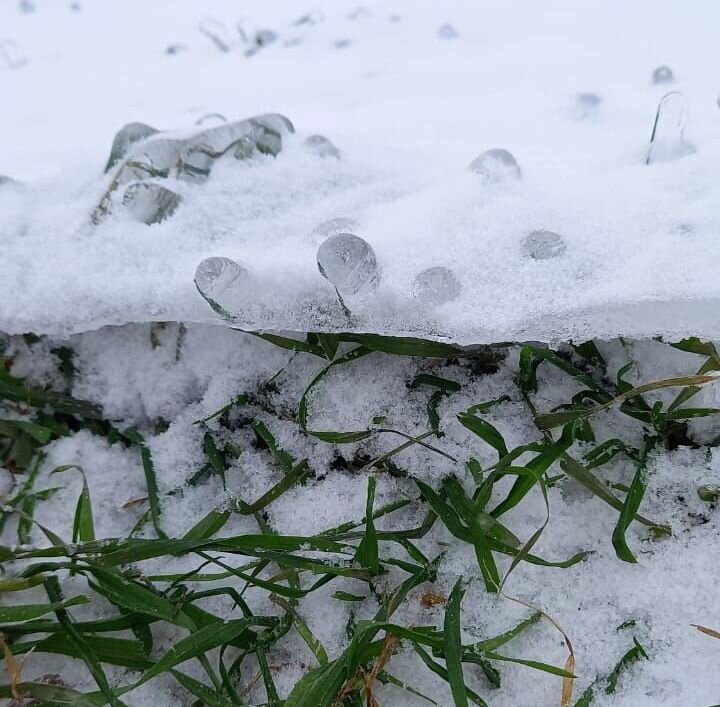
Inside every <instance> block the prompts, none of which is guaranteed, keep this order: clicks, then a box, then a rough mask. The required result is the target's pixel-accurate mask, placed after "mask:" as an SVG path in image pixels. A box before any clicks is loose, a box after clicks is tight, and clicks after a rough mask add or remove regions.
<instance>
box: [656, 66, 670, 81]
mask: <svg viewBox="0 0 720 707" xmlns="http://www.w3.org/2000/svg"><path fill="white" fill-rule="evenodd" d="M674 81H675V76H674V75H673V72H672V69H671V68H670V67H669V66H658V68H657V69H655V71H653V73H652V82H653V83H654V84H663V83H673V82H674Z"/></svg>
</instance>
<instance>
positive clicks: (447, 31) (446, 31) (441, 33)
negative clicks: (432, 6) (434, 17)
mask: <svg viewBox="0 0 720 707" xmlns="http://www.w3.org/2000/svg"><path fill="white" fill-rule="evenodd" d="M437 36H438V37H439V38H440V39H455V38H456V37H457V36H458V33H457V30H456V29H455V28H454V27H453V26H452V25H451V24H444V25H441V26H440V27H439V29H438V31H437Z"/></svg>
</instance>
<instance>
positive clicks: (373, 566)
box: [355, 476, 380, 574]
mask: <svg viewBox="0 0 720 707" xmlns="http://www.w3.org/2000/svg"><path fill="white" fill-rule="evenodd" d="M376 484H377V479H376V478H375V477H374V476H370V477H368V490H367V505H366V510H365V535H364V537H363V539H362V540H361V541H360V544H359V545H358V549H357V552H356V553H355V559H356V560H357V562H358V563H359V564H360V566H361V567H367V569H369V570H370V572H372V573H373V574H380V560H379V558H378V539H377V532H376V531H375V523H374V521H373V503H374V501H375V486H376Z"/></svg>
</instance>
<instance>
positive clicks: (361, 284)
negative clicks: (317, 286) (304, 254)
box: [317, 233, 378, 296]
mask: <svg viewBox="0 0 720 707" xmlns="http://www.w3.org/2000/svg"><path fill="white" fill-rule="evenodd" d="M317 264H318V269H319V270H320V273H321V275H322V276H323V277H324V278H326V279H327V280H329V281H330V282H331V283H332V284H333V285H335V287H336V289H337V291H338V293H339V294H340V295H341V296H352V295H358V294H365V293H367V292H371V291H372V290H374V289H375V287H376V286H377V281H378V269H377V260H376V258H375V252H374V251H373V249H372V247H371V246H370V244H369V243H368V242H367V241H365V240H363V239H362V238H360V237H359V236H355V235H353V234H352V233H338V234H337V235H335V236H330V237H329V238H327V239H326V240H325V241H324V242H323V243H322V244H321V246H320V247H319V248H318V251H317Z"/></svg>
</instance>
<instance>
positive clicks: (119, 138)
mask: <svg viewBox="0 0 720 707" xmlns="http://www.w3.org/2000/svg"><path fill="white" fill-rule="evenodd" d="M157 132H158V130H156V129H155V128H153V127H152V126H151V125H146V124H145V123H128V124H127V125H123V127H122V128H120V130H118V131H117V133H116V134H115V138H114V139H113V144H112V148H110V158H109V159H108V162H107V165H106V166H105V171H106V172H107V171H108V170H110V169H111V168H112V167H114V166H115V165H116V164H117V163H118V162H119V161H120V160H121V159H122V158H123V157H125V155H126V154H127V153H128V152H129V151H130V147H131V146H132V145H134V144H135V143H136V142H140V140H144V139H145V138H146V137H150V136H151V135H155V134H156V133H157Z"/></svg>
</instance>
